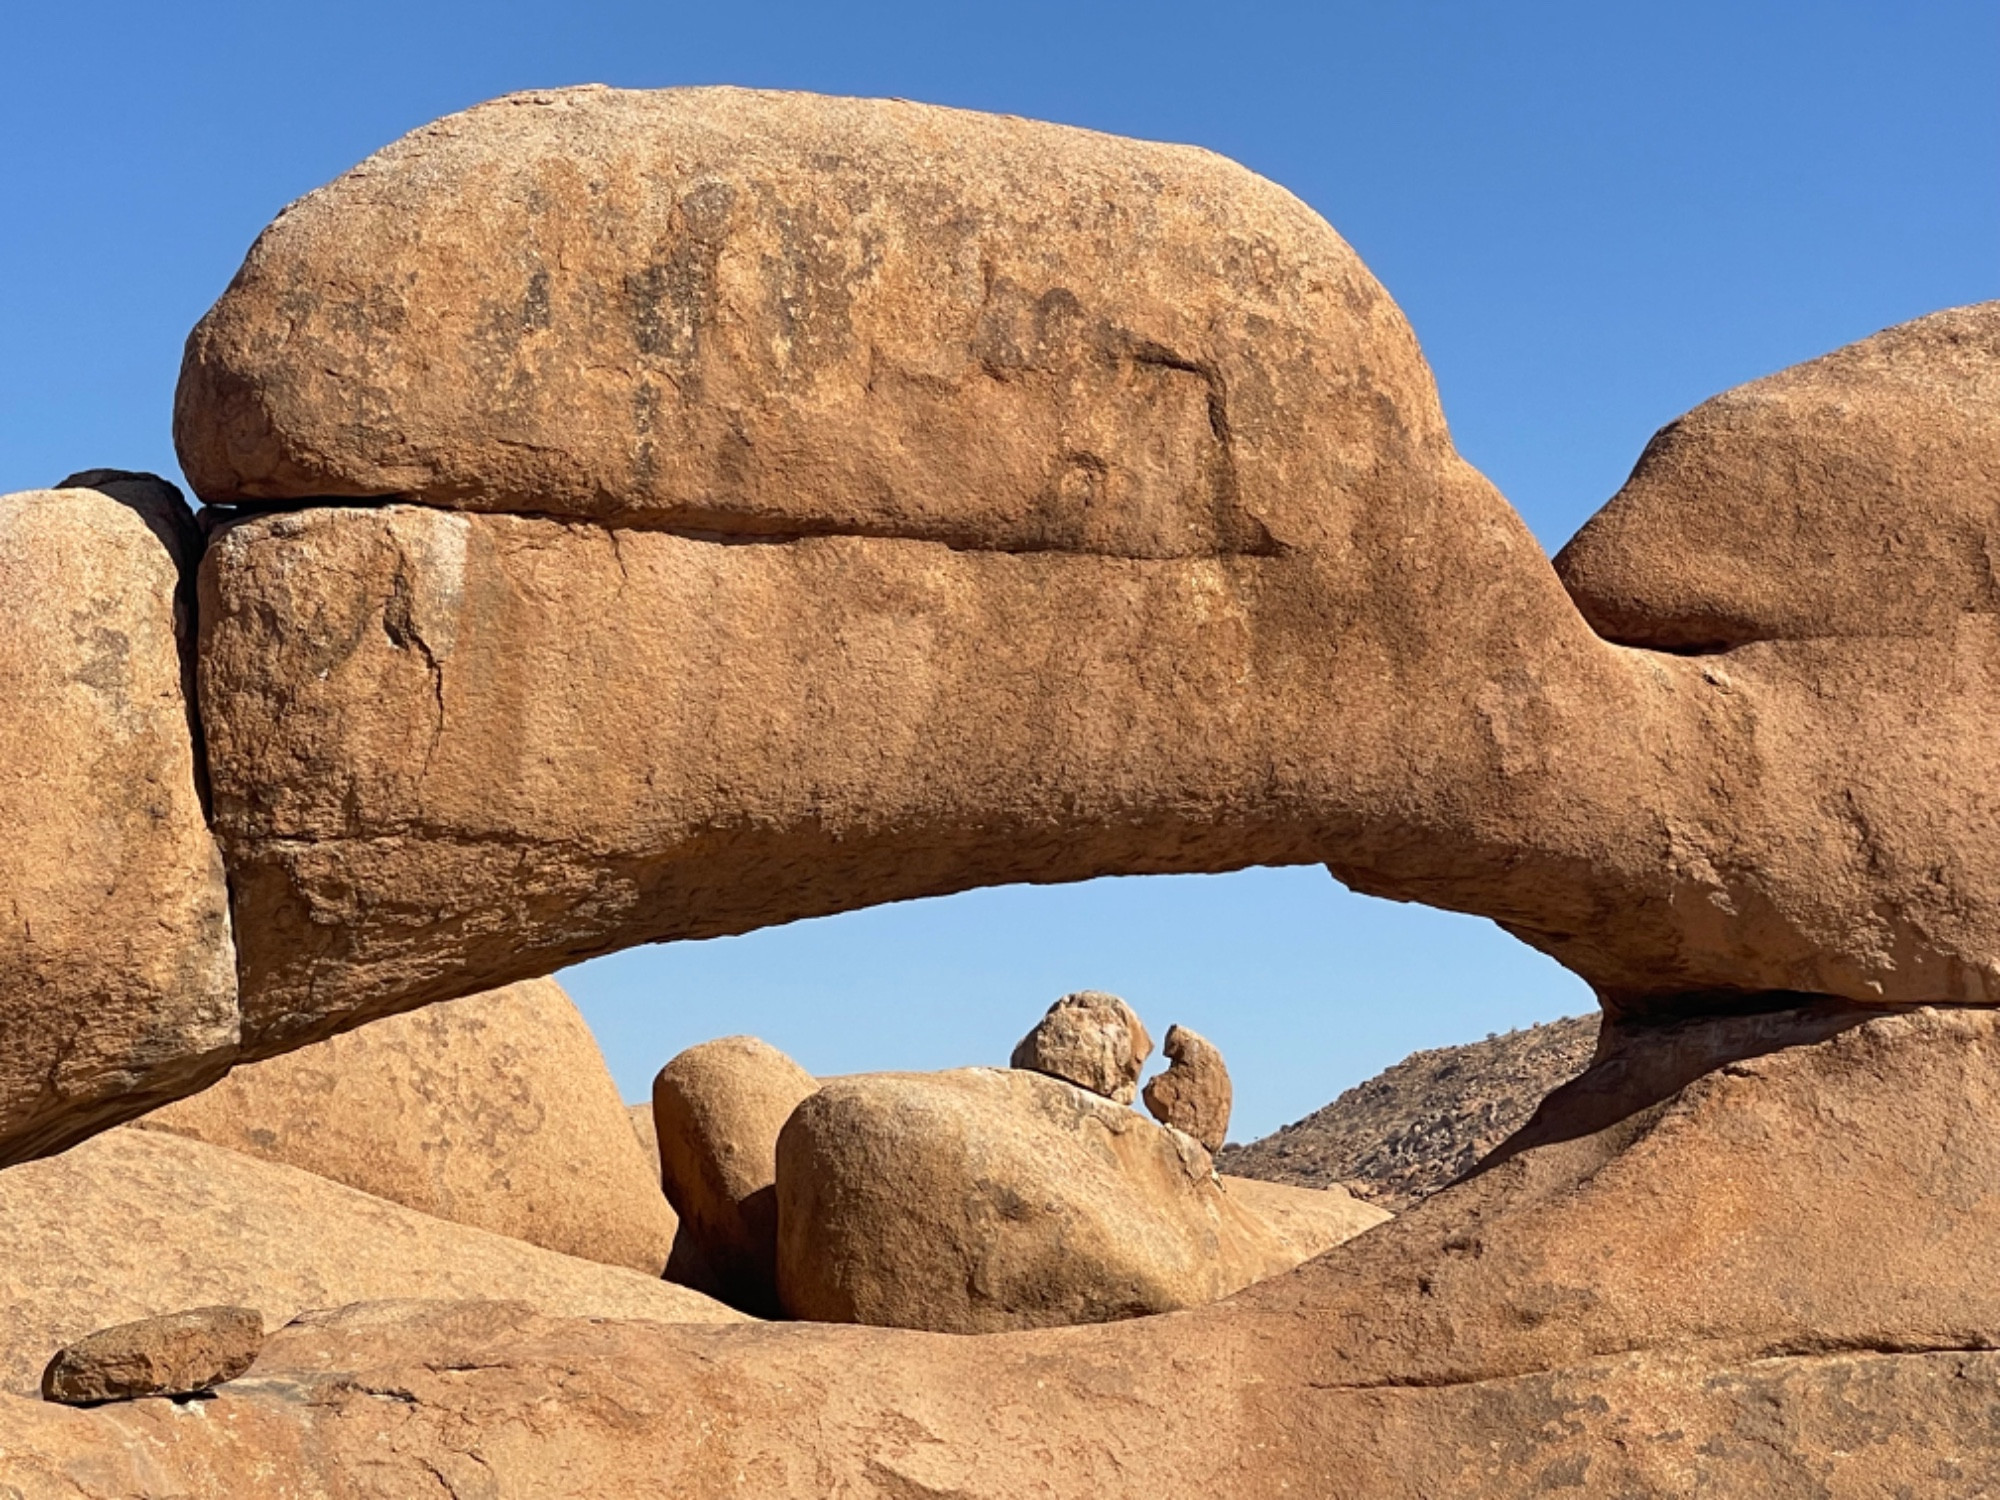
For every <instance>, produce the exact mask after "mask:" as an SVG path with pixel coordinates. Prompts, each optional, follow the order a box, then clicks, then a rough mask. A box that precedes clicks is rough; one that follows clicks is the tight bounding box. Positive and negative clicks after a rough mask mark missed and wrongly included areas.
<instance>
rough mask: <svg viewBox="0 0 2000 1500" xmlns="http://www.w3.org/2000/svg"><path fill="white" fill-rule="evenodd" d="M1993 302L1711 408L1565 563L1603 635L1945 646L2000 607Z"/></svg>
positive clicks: (1653, 445) (1580, 602) (1938, 317)
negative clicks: (1969, 620)
mask: <svg viewBox="0 0 2000 1500" xmlns="http://www.w3.org/2000/svg"><path fill="white" fill-rule="evenodd" d="M1996 490H2000V302H1982V303H1979V304H1977V305H1975V306H1972V307H1957V308H1952V309H1950V310H1948V311H1945V312H1938V313H1932V314H1931V315H1930V316H1929V317H1924V318H1918V319H1917V320H1916V321H1914V322H1911V323H1903V324H1900V325H1898V326H1897V327H1894V328H1890V329H1888V330H1886V331H1884V332H1882V333H1878V334H1876V335H1875V336H1874V337H1873V338H1868V339H1863V340H1862V341H1861V342H1860V343H1858V344H1850V345H1848V346H1847V347H1846V348H1844V349H1838V350H1836V351H1834V352H1833V353H1832V354H1828V355H1826V356H1824V357H1823V358H1820V359H1815V360H1812V361H1810V362H1808V363H1806V364H1802V365H1796V366H1794V367H1793V368H1791V369H1789V370H1784V371H1781V372H1779V373H1778V374H1776V375H1771V376H1767V377H1766V378H1764V379H1762V380H1755V381H1752V382H1751V383H1750V384H1748V385H1744V386H1738V387H1737V388H1736V389H1735V390H1733V391H1727V392H1724V393H1723V394H1722V395H1720V396H1717V397H1715V398H1714V399H1712V400H1709V401H1704V402H1703V403H1702V404H1701V405H1700V406H1698V407H1696V408H1695V409H1694V410H1693V411H1691V412H1689V413H1688V414H1687V415H1686V416H1684V417H1682V418H1680V419H1679V420H1678V421H1676V422H1673V423H1670V424H1669V425H1668V426H1666V427H1664V428H1662V429H1661V430H1660V432H1659V433H1658V434H1656V435H1655V436H1654V438H1653V440H1652V442H1650V443H1649V444H1647V445H1646V451H1645V453H1644V454H1643V455H1642V456H1641V457H1640V459H1639V465H1638V467H1637V468H1636V469H1634V470H1633V472H1632V477H1631V479H1630V480H1628V481H1627V482H1626V485H1625V488H1624V489H1622V490H1620V491H1619V493H1618V495H1617V496H1616V498H1614V499H1613V500H1612V501H1611V503H1610V504H1609V505H1607V506H1605V507H1604V509H1603V510H1601V511H1599V512H1598V513H1597V514H1596V515H1595V516H1593V517H1591V519H1590V521H1589V522H1588V523H1587V524H1586V525H1585V526H1584V528H1583V529H1582V530H1581V531H1579V532H1578V533H1577V534H1576V536H1575V537H1574V538H1573V539H1572V540H1571V541H1570V543H1569V545H1568V546H1567V547H1565V548H1564V549H1563V551H1562V554H1561V556H1560V557H1558V558H1557V559H1556V570H1557V572H1559V573H1560V574H1561V575H1562V579H1563V582H1564V583H1566V584H1567V585H1568V586H1569V590H1570V592H1571V594H1573V595H1574V596H1575V598H1576V601H1577V606H1578V608H1580V609H1581V610H1582V611H1583V613H1584V616H1585V618H1587V619H1588V620H1589V621H1590V622H1591V624H1592V625H1594V626H1596V627H1597V629H1598V631H1599V632H1600V633H1601V634H1603V635H1605V636H1607V637H1609V638H1610V639H1612V640H1619V641H1628V642H1631V643H1633V644H1635V645H1643V646H1654V647H1661V648H1665V649H1668V650H1687V649H1691V648H1693V649H1709V650H1713V649H1715V648H1718V647H1726V646H1740V645H1743V644H1744V643H1746V642H1750V641H1768V640H1812V639H1817V638H1821V637H1826V636H1859V637H1871V636H1902V637H1910V636H1928V637H1946V638H1949V637H1952V636H1954V635H1956V634H1958V633H1959V627H1960V626H1961V625H1962V624H1963V623H1964V622H1965V618H1966V617H1967V616H1968V615H1971V616H1984V617H1988V618H1990V617H1992V616H1993V615H1995V614H2000V577H1996V568H2000V562H1996V558H2000V522H1996V520H1995V515H1994V508H1993V496H1994V493H1995V492H1996Z"/></svg>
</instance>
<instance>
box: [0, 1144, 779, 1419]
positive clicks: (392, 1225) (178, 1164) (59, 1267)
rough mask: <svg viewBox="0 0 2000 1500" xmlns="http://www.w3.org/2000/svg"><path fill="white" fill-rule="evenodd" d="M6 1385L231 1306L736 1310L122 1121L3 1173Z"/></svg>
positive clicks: (0, 1357) (2, 1380)
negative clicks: (158, 1323) (125, 1328)
mask: <svg viewBox="0 0 2000 1500" xmlns="http://www.w3.org/2000/svg"><path fill="white" fill-rule="evenodd" d="M0 1266H4V1267H5V1269H4V1271H0V1389H7V1390H32V1389H34V1387H35V1382H36V1381H37V1380H38V1379H39V1378H40V1376H41V1372H42V1367H43V1365H45V1364H46V1363H47V1362H48V1359H49V1356H50V1355H52V1354H54V1353H55V1352H56V1350H57V1348H58V1347H60V1346H61V1345H63V1344H66V1343H70V1342H72V1341H74V1340H76V1339H78V1338H81V1337H82V1336H84V1335H85V1334H88V1333H93V1332H95V1331H97V1330H98V1329H101V1328H104V1327H107V1326H109V1325H111V1324H114V1323H122V1322H129V1321H132V1320H135V1319H138V1318H145V1317H152V1316H155V1315H158V1314H162V1313H171V1312H179V1311H181V1310H183V1309H185V1308H190V1307H200V1306H205V1305H209V1304H216V1303H227V1304H233V1305H236V1306H243V1307H252V1308H255V1309H257V1311H259V1312H260V1313H262V1314H263V1316H264V1320H265V1325H266V1326H267V1327H275V1326H277V1325H278V1324H281V1323H283V1322H285V1321H286V1320H287V1319H288V1318H291V1317H292V1316H294V1315H295V1314H297V1313H298V1312H300V1311H302V1310H304V1309H307V1308H325V1307H340V1306H343V1305H344V1304H346V1303H349V1302H357V1301H363V1300H369V1299H379V1298H385V1297H513V1298H517V1299H520V1300H523V1301H526V1302H528V1303H531V1304H533V1305H534V1306H536V1307H539V1308H541V1309H542V1310H543V1311H546V1312H550V1313H560V1314H566V1315H570V1316H576V1317H623V1318H655V1319H660V1320H664V1321H671V1320H677V1319H683V1318H685V1319H690V1320H693V1321H697V1322H701V1321H716V1322H721V1321H733V1320H737V1319H739V1318H740V1316H741V1315H740V1314H738V1313H735V1312H732V1311H731V1310H729V1309H728V1308H726V1307H723V1306H722V1305H721V1304H719V1303H716V1302H712V1301H710V1300H709V1299H708V1298H706V1297H703V1296H701V1295H699V1294H698V1293H695V1292H690V1291H688V1290H686V1289H685V1288H682V1287H678V1286H671V1285H669V1284H667V1283H665V1282H662V1281H659V1280H656V1279H654V1278H651V1277H646V1276H642V1275H640V1274H639V1273H637V1272H635V1271H624V1270H619V1269H617V1268H615V1267H611V1266H605V1265H599V1264H598V1263H596V1262H595V1261H587V1260H577V1259H573V1258H572V1257H570V1256H567V1255H558V1254H556V1253H555V1252H554V1251H552V1250H543V1249H541V1248H539V1247H537V1246H534V1245H528V1244H524V1243H522V1242H521V1241H519V1240H513V1239H507V1238H504V1237H502V1236H500V1235H496V1234H488V1233H486V1232H485V1231H483V1230H478V1229H470V1228H467V1227H465V1226H464V1225H460V1224H451V1223H447V1222H446V1221H444V1220H442V1219H434V1218H432V1217H430V1216H429V1215H428V1214H421V1213H417V1212H416V1211H415V1210H413V1209H408V1208H404V1207H402V1206H401V1205H400V1204H395V1203H389V1202H386V1201H384V1200H382V1199H380V1198H371V1197H369V1196H368V1195H367V1194H366V1193H359V1192H356V1191H355V1190H354V1189H352V1188H347V1187H342V1186H341V1185H340V1184H338V1183H334V1182H329V1181H327V1180H326V1179H325V1178H323V1177H316V1176H314V1175H313V1174H312V1173H310V1172H301V1171H299V1170H297V1169H296V1168H292V1167H284V1166H277V1165H274V1164H272V1163H269V1162H261V1161H257V1160H255V1159H254V1158H251V1157H248V1156H244V1155H241V1154H239V1153H237V1152H234V1151H229V1150H225V1149H223V1148H222V1147H219V1146H207V1145H203V1144H202V1143H200V1142H199V1141H191V1140H186V1139H183V1138H182V1137H180V1136H175V1135H169V1134H167V1133H165V1132H162V1131H152V1130H133V1129H122V1130H113V1131H109V1132H107V1133H106V1134H104V1135H101V1136H99V1137H97V1138H96V1139H94V1140H90V1141H86V1142H84V1143H83V1144H82V1145H80V1146H77V1147H74V1148H72V1149H71V1150H69V1151H66V1152H64V1153H63V1154H62V1155H61V1156H56V1157H51V1158H49V1159H48V1160H46V1161H37V1162H28V1163H25V1164H23V1165H21V1166H17V1167H10V1168H8V1169H6V1170H5V1171H4V1172H0Z"/></svg>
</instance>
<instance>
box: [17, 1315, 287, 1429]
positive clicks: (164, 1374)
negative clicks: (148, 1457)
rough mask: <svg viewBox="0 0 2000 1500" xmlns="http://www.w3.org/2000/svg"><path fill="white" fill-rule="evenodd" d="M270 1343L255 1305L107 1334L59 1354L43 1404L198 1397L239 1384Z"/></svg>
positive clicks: (45, 1379)
mask: <svg viewBox="0 0 2000 1500" xmlns="http://www.w3.org/2000/svg"><path fill="white" fill-rule="evenodd" d="M263 1345H264V1319H263V1316H262V1314H260V1313H259V1312H258V1311H257V1310H256V1309H255V1308H253V1307H195V1308H190V1309H188V1310H187V1311H186V1312H177V1313H165V1314H162V1315H161V1316H160V1317H157V1318H141V1319H139V1320H138V1321H137V1322H133V1323H120V1324H118V1325H117V1326H116V1327H113V1328H104V1329H100V1330H99V1331H98V1332H96V1333H93V1334H90V1335H89V1336H87V1337H85V1338H81V1339H78V1340H77V1341H76V1342H75V1343H74V1344H68V1345H65V1346H64V1347H63V1348H61V1349H58V1350H57V1351H56V1355H55V1358H54V1359H51V1360H50V1361H49V1363H48V1368H47V1369H45V1370H43V1371H42V1399H43V1400H44V1401H60V1402H62V1403H64V1404H65V1405H68V1406H86V1405H90V1404H92V1403H95V1402H99V1401H129V1400H131V1399H133V1398H135V1397H139V1396H192V1395H195V1394H197V1393H199V1392H201V1391H207V1390H213V1389H214V1388H215V1387H216V1386H218V1385H221V1384H222V1383H223V1382H224V1381H228V1380H234V1379H235V1378H236V1377H237V1376H238V1375H241V1374H242V1373H243V1372H244V1371H245V1370H247V1369H249V1368H250V1366H251V1363H252V1362H253V1361H254V1360H255V1359H256V1358H257V1351H258V1350H259V1349H261V1348H262V1347H263Z"/></svg>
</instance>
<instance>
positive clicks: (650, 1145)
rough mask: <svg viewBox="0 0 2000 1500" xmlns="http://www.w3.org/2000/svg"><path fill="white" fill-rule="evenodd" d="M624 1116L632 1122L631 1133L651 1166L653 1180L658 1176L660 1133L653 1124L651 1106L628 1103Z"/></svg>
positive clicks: (659, 1178) (657, 1180)
mask: <svg viewBox="0 0 2000 1500" xmlns="http://www.w3.org/2000/svg"><path fill="white" fill-rule="evenodd" d="M625 1116H626V1118H627V1119H629V1120H630V1121H631V1122H632V1135H633V1137H634V1139H636V1140H637V1141H638V1142H639V1150H640V1152H641V1153H642V1154H643V1155H644V1156H645V1158H646V1165H647V1166H648V1167H649V1168H651V1170H652V1173H653V1181H655V1182H659V1181H660V1180H661V1177H660V1133H659V1131H658V1130H656V1129H655V1128H654V1126H653V1106H652V1105H650V1104H628V1105H626V1106H625Z"/></svg>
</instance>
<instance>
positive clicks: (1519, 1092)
mask: <svg viewBox="0 0 2000 1500" xmlns="http://www.w3.org/2000/svg"><path fill="white" fill-rule="evenodd" d="M1597 1020H1598V1018H1597V1017H1596V1016H1595V1015H1589V1016H1571V1017H1569V1018H1567V1019H1565V1020H1561V1021H1550V1022H1548V1023H1546V1024H1544V1025H1540V1026H1530V1027H1528V1028H1527V1029H1526V1030H1525V1031H1510V1032H1508V1033H1506V1035H1504V1036H1493V1037H1488V1038H1487V1039H1486V1040H1485V1041H1483V1042H1471V1043H1468V1044H1467V1045H1465V1046H1463V1047H1439V1048H1437V1049H1435V1050H1434V1051H1430V1052H1416V1053H1412V1054H1411V1055H1410V1056H1408V1057H1406V1058H1404V1059H1403V1060H1402V1061H1401V1062H1399V1063H1397V1064H1396V1065H1395V1066H1394V1067H1393V1068H1390V1069H1388V1070H1387V1071H1385V1072H1382V1073H1378V1074H1376V1075H1375V1076H1374V1077H1373V1078H1371V1079H1369V1080H1368V1081H1367V1082H1366V1083H1360V1084H1356V1085H1355V1086H1354V1087H1353V1088H1351V1089H1349V1090H1348V1091H1347V1092H1346V1093H1344V1094H1342V1095H1341V1096H1340V1097H1339V1098H1338V1099H1336V1100H1334V1101H1333V1103H1331V1104H1329V1105H1327V1106H1326V1107H1325V1108H1324V1109H1320V1110H1316V1111H1314V1112H1313V1113H1312V1114H1310V1115H1307V1116H1306V1117H1305V1118H1304V1119H1303V1120H1299V1121H1296V1122H1294V1123H1293V1124H1290V1125H1287V1126H1285V1127H1283V1128H1282V1129H1280V1130H1278V1131H1277V1132H1276V1133H1275V1134H1272V1135H1267V1136H1265V1137H1264V1138H1263V1139H1262V1140H1260V1141H1254V1142H1252V1143H1251V1144H1250V1145H1248V1146H1225V1147H1223V1148H1222V1150H1221V1151H1220V1152H1219V1153H1217V1156H1216V1161H1215V1165H1216V1169H1217V1170H1218V1171H1220V1172H1223V1173H1226V1174H1228V1175H1229V1176H1232V1177H1260V1178H1263V1179H1264V1180H1266V1181H1268V1182H1285V1183H1291V1184H1293V1185H1295V1186H1298V1187H1329V1186H1332V1185H1333V1184H1335V1183H1338V1184H1340V1185H1341V1186H1343V1187H1345V1188H1346V1189H1347V1190H1348V1191H1349V1192H1351V1193H1353V1194H1355V1195H1356V1196H1357V1197H1361V1198H1366V1199H1367V1200H1368V1201H1369V1202H1371V1203H1375V1204H1378V1205H1380V1206H1381V1207H1383V1208H1386V1209H1389V1210H1391V1211H1392V1212H1395V1213H1401V1212H1402V1211H1403V1210H1404V1209H1406V1208H1408V1207H1410V1206H1411V1205H1412V1204H1414V1203H1417V1202H1419V1201H1420V1200H1422V1199H1424V1198H1426V1197H1428V1196H1430V1194H1432V1193H1434V1192H1436V1191H1437V1190H1438V1189H1439V1188H1441V1187H1443V1186H1445V1185H1446V1184H1447V1183H1449V1182H1451V1181H1452V1180H1453V1179H1454V1178H1456V1177H1457V1176H1458V1175H1459V1174H1460V1173H1462V1172H1464V1171H1465V1170H1466V1169H1467V1168H1468V1167H1470V1166H1471V1165H1472V1164H1473V1163H1474V1162H1476V1161H1478V1160H1479V1158H1480V1157H1482V1156H1484V1155H1485V1154H1486V1153H1487V1152H1488V1151H1491V1150H1492V1149H1493V1148H1494V1147H1495V1146H1497V1145H1499V1144H1500V1142H1502V1141H1503V1140H1505V1139H1506V1138H1507V1137H1508V1136H1509V1135H1511V1134H1513V1133H1514V1132H1515V1131H1516V1130H1518V1129H1519V1128H1520V1127H1521V1126H1522V1125H1524V1124H1526V1123H1527V1120H1528V1117H1529V1116H1530V1115H1532V1114H1533V1113H1534V1112H1535V1106H1536V1105H1538V1104H1540V1103H1541V1102H1542V1098H1543V1096H1544V1095H1546V1094H1547V1093H1548V1092H1549V1091H1550V1090H1551V1089H1553V1088H1555V1087H1556V1086H1557V1085H1559V1084H1563V1083H1567V1082H1568V1081H1569V1080H1570V1079H1572V1078H1574V1077H1575V1076H1576V1075H1577V1074H1579V1073H1581V1072H1582V1071H1583V1070H1584V1068H1585V1067H1587V1066H1588V1065H1589V1063H1590V1056H1591V1052H1592V1050H1593V1049H1594V1048H1595V1047H1596V1045H1597Z"/></svg>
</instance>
